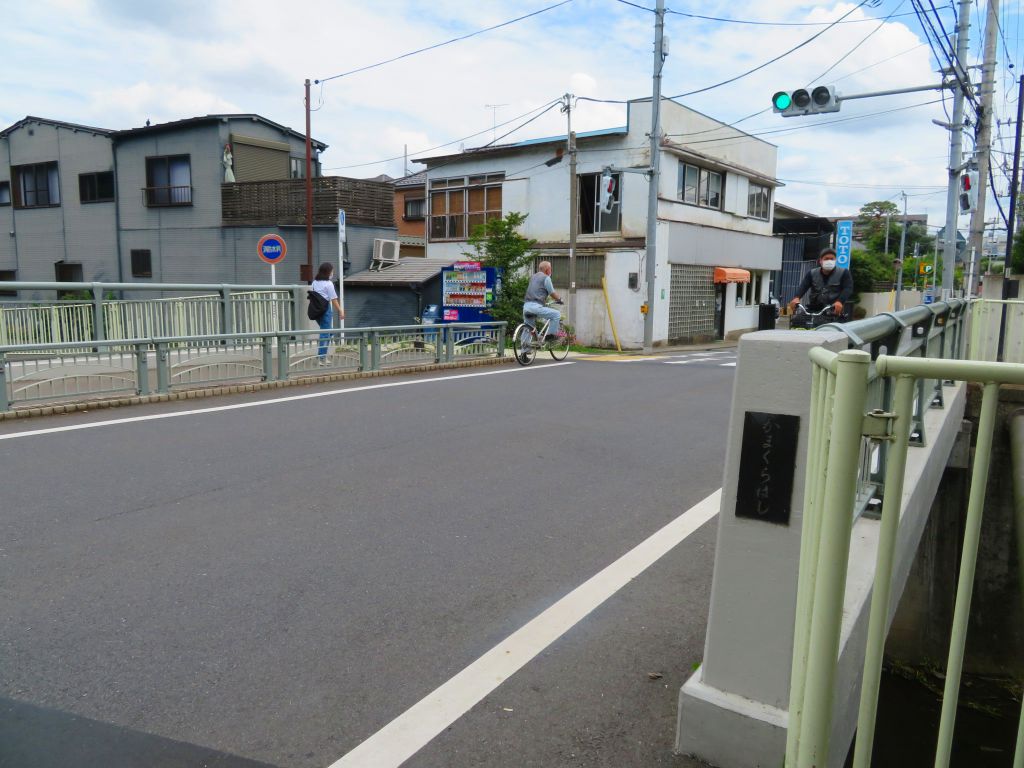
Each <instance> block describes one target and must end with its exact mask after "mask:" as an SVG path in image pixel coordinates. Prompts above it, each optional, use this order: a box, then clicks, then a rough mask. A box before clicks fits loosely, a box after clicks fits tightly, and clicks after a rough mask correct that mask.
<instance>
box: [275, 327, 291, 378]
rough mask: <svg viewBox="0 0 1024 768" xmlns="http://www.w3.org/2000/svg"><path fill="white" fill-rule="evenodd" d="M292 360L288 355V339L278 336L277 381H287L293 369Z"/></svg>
mask: <svg viewBox="0 0 1024 768" xmlns="http://www.w3.org/2000/svg"><path fill="white" fill-rule="evenodd" d="M291 365H292V364H291V360H290V358H289V353H288V337H287V336H285V335H284V334H278V336H277V380H278V381H287V379H288V373H289V372H290V369H291Z"/></svg>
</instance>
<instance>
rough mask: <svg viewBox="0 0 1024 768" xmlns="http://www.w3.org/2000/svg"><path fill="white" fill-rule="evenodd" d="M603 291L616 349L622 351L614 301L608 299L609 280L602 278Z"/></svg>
mask: <svg viewBox="0 0 1024 768" xmlns="http://www.w3.org/2000/svg"><path fill="white" fill-rule="evenodd" d="M601 291H602V292H603V293H604V306H605V309H607V310H608V323H609V324H610V325H611V327H612V336H614V337H615V349H617V350H618V351H619V352H621V351H622V345H621V344H619V332H618V331H617V330H615V318H614V317H612V303H611V302H610V301H608V280H606V279H605V278H603V277H602V278H601Z"/></svg>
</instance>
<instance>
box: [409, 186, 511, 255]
mask: <svg viewBox="0 0 1024 768" xmlns="http://www.w3.org/2000/svg"><path fill="white" fill-rule="evenodd" d="M504 181H505V172H504V171H494V172H490V173H479V174H474V175H472V176H455V177H452V178H445V179H430V180H429V183H428V186H427V192H426V195H425V196H424V198H423V199H424V201H425V202H424V205H425V210H424V218H425V219H426V222H427V223H426V233H427V240H428V241H429V242H432V243H439V242H460V241H465V240H468V239H469V238H470V237H472V235H473V229H474V227H476V226H479V225H480V224H485V223H486V222H488V221H490V220H491V219H500V218H501V216H502V205H503V201H504V191H503V190H504ZM477 192H479V193H480V195H481V196H482V200H483V205H482V207H480V208H476V207H474V197H476V195H474V193H477ZM435 201H443V205H437V206H435Z"/></svg>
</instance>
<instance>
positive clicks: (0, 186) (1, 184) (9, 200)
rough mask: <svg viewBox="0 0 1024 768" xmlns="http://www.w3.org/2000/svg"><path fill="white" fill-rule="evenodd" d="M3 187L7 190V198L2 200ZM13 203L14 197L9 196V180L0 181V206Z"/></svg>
mask: <svg viewBox="0 0 1024 768" xmlns="http://www.w3.org/2000/svg"><path fill="white" fill-rule="evenodd" d="M5 189H6V190H7V196H6V197H7V199H6V200H4V194H3V191H4V190H5ZM13 203H14V199H13V198H12V197H11V182H10V181H0V207H4V206H8V205H12V204H13Z"/></svg>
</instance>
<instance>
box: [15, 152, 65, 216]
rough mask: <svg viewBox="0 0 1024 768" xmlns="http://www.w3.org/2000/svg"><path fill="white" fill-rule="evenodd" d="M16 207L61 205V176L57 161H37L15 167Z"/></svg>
mask: <svg viewBox="0 0 1024 768" xmlns="http://www.w3.org/2000/svg"><path fill="white" fill-rule="evenodd" d="M13 170H14V177H15V180H16V181H15V191H16V192H17V197H16V198H15V201H14V207H15V208H48V207H50V206H54V205H60V178H59V176H58V174H57V164H56V163H37V164H36V165H22V166H20V167H18V168H14V169H13Z"/></svg>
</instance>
